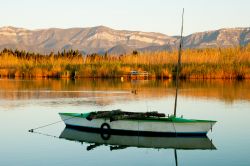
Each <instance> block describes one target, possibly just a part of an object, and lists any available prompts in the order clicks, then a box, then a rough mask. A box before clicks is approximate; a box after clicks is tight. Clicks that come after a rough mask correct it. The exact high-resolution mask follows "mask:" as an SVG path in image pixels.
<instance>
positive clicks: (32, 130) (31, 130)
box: [29, 116, 78, 133]
mask: <svg viewBox="0 0 250 166" xmlns="http://www.w3.org/2000/svg"><path fill="white" fill-rule="evenodd" d="M77 117H78V116H73V117H70V118H67V119H64V120H60V121H56V122H53V123H49V124H46V125H43V126H39V127H36V128H33V129H30V130H29V132H31V133H32V132H34V130H37V129H41V128H44V127H48V126H51V125H54V124H57V123H61V122H65V121H67V120H69V119H73V118H77Z"/></svg>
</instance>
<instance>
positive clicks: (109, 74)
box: [0, 44, 250, 79]
mask: <svg viewBox="0 0 250 166" xmlns="http://www.w3.org/2000/svg"><path fill="white" fill-rule="evenodd" d="M176 61H177V51H172V52H166V51H161V52H144V53H136V54H133V53H132V54H127V55H120V56H115V55H98V54H92V55H88V56H82V55H81V54H80V53H79V52H78V51H72V50H70V51H68V52H65V51H64V52H62V53H60V52H58V53H57V54H54V53H51V54H49V55H40V54H34V53H27V52H25V51H18V50H15V51H13V50H8V49H4V50H3V51H2V52H0V76H1V77H25V78H31V77H53V78H72V77H74V78H81V77H100V78H114V77H120V76H126V75H128V74H129V72H130V71H131V70H138V71H148V72H149V73H150V77H151V78H173V77H174V75H175V64H176ZM180 75H181V77H182V78H191V79H192V78H194V79H196V78H202V79H217V78H222V79H244V78H250V44H249V45H248V46H245V47H236V48H222V49H220V48H210V49H186V50H184V51H183V55H182V68H181V73H180Z"/></svg>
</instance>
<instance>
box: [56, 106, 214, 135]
mask: <svg viewBox="0 0 250 166" xmlns="http://www.w3.org/2000/svg"><path fill="white" fill-rule="evenodd" d="M59 114H60V116H61V119H62V120H63V121H64V123H65V124H66V126H67V127H68V128H73V129H78V130H82V131H90V132H100V133H103V132H105V133H112V134H115V135H140V136H160V135H161V136H205V135H206V134H207V132H208V131H209V130H211V129H212V127H213V125H214V124H215V123H216V121H212V120H195V119H184V118H177V117H175V116H170V117H165V115H164V114H159V113H157V112H146V113H139V112H123V111H121V110H113V111H99V112H90V113H82V114H81V113H59Z"/></svg>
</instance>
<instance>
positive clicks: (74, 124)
mask: <svg viewBox="0 0 250 166" xmlns="http://www.w3.org/2000/svg"><path fill="white" fill-rule="evenodd" d="M183 15H184V9H183V13H182V27H181V37H180V45H179V52H178V63H177V67H176V76H175V83H176V91H175V103H174V114H173V115H172V116H168V117H166V116H165V114H161V113H158V112H144V113H140V112H123V111H121V110H113V111H98V112H89V113H59V114H60V116H61V118H62V120H63V121H64V123H65V124H66V126H67V127H70V128H74V129H79V130H87V131H91V132H92V131H93V132H106V133H112V134H122V135H126V134H129V135H140V136H141V135H153V136H156V135H157V136H158V135H164V136H204V135H206V134H207V132H208V131H209V130H210V129H211V130H212V127H213V125H214V124H215V123H216V121H213V120H196V119H184V118H182V117H177V116H176V110H177V97H178V85H179V84H178V81H179V75H180V74H179V73H180V70H181V68H180V67H181V53H182V43H183V39H182V34H183Z"/></svg>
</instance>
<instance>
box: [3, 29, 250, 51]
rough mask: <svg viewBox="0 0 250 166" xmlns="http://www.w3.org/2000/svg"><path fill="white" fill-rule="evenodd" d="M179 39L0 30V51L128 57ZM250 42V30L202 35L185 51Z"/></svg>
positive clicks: (106, 31) (175, 43)
mask: <svg viewBox="0 0 250 166" xmlns="http://www.w3.org/2000/svg"><path fill="white" fill-rule="evenodd" d="M179 39H180V38H179V37H178V36H167V35H164V34H161V33H154V32H140V31H127V30H114V29H111V28H108V27H104V26H98V27H90V28H70V29H58V28H51V29H39V30H28V29H24V28H16V27H2V28H0V49H3V48H13V49H15V48H18V49H24V50H27V51H34V52H40V53H49V52H51V51H54V52H57V51H62V50H64V49H65V50H69V49H78V50H79V51H81V52H84V53H87V54H89V53H105V52H108V53H110V54H111V53H112V54H124V53H128V52H132V51H133V50H140V51H157V50H172V49H175V48H177V47H178V43H179ZM249 42H250V28H230V29H220V30H215V31H207V32H199V33H194V34H191V35H188V36H185V37H184V47H185V48H204V47H231V46H238V45H246V44H247V43H249Z"/></svg>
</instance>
